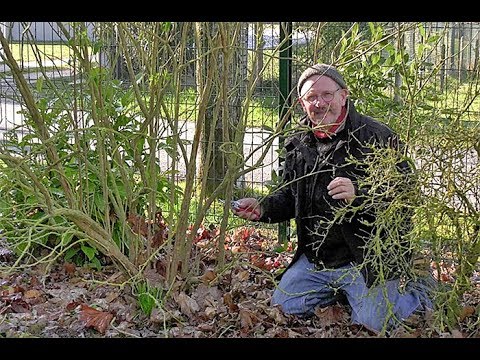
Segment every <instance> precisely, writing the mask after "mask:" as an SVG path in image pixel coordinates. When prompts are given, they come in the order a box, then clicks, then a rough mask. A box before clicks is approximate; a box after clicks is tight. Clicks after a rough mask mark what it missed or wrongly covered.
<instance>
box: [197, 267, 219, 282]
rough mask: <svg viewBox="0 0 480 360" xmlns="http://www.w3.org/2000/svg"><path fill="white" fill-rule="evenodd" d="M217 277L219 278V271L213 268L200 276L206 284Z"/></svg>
mask: <svg viewBox="0 0 480 360" xmlns="http://www.w3.org/2000/svg"><path fill="white" fill-rule="evenodd" d="M216 278H217V273H216V272H215V271H213V270H207V271H205V273H204V274H203V275H202V276H201V277H200V279H201V280H202V281H203V282H204V283H206V284H209V283H210V282H212V281H213V280H215V279H216Z"/></svg>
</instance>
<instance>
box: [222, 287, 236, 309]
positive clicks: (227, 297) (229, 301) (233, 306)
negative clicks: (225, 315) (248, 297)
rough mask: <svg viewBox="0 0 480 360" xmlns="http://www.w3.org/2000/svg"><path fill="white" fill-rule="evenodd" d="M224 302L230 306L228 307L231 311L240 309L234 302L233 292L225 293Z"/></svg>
mask: <svg viewBox="0 0 480 360" xmlns="http://www.w3.org/2000/svg"><path fill="white" fill-rule="evenodd" d="M223 303H224V304H225V305H227V306H228V309H229V310H230V311H231V312H237V311H238V306H237V304H235V303H234V302H233V297H232V294H231V293H229V292H227V293H225V294H223Z"/></svg>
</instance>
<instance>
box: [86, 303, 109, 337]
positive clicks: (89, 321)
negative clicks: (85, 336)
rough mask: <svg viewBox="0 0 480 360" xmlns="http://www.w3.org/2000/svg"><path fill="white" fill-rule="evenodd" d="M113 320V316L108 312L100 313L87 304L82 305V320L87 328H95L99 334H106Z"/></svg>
mask: <svg viewBox="0 0 480 360" xmlns="http://www.w3.org/2000/svg"><path fill="white" fill-rule="evenodd" d="M112 319H113V314H110V313H109V312H106V311H99V310H96V309H94V308H91V307H90V306H87V305H85V304H82V305H81V310H80V320H81V321H83V322H84V323H85V327H87V328H88V327H93V328H94V329H95V330H97V331H98V332H100V333H102V334H105V331H106V330H107V328H108V325H110V322H111V321H112Z"/></svg>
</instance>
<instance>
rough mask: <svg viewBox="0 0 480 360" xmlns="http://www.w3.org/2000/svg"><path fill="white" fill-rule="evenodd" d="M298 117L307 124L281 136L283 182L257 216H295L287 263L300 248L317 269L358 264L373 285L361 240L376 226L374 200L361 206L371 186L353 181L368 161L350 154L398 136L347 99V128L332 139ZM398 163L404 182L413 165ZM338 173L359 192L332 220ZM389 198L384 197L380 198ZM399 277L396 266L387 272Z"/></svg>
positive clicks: (394, 141) (393, 142)
mask: <svg viewBox="0 0 480 360" xmlns="http://www.w3.org/2000/svg"><path fill="white" fill-rule="evenodd" d="M302 122H303V124H304V125H306V127H305V128H304V130H303V131H297V133H296V134H294V135H292V136H291V137H289V138H287V139H286V141H285V148H286V155H285V162H284V166H283V174H282V176H283V182H282V185H281V186H279V187H278V189H277V190H276V191H274V192H272V193H271V194H270V195H268V196H267V197H266V198H264V199H263V200H262V202H261V204H262V209H263V214H262V217H261V218H260V219H259V221H262V222H270V223H277V222H281V221H285V220H289V219H292V218H295V221H296V228H297V237H298V246H297V251H296V253H295V255H294V258H293V260H292V262H291V264H290V266H291V265H292V264H293V263H294V262H295V261H296V260H297V259H298V258H299V257H300V255H301V254H302V253H305V255H306V256H307V258H308V259H309V260H310V261H311V262H314V263H315V264H316V265H317V267H318V268H337V267H340V266H343V265H347V264H349V263H352V262H353V263H355V264H359V265H362V273H363V275H364V277H365V280H366V283H367V285H368V286H371V285H372V284H373V283H374V280H375V277H376V275H377V273H376V270H375V269H373V268H372V266H371V265H369V264H368V262H365V261H364V260H365V246H364V245H365V244H366V242H367V241H368V239H369V237H370V234H374V232H375V231H376V228H375V225H372V223H374V220H375V209H374V208H375V207H376V205H375V206H374V207H373V209H372V206H370V207H369V206H362V204H363V205H365V204H366V203H364V202H365V201H368V196H369V195H368V193H369V188H368V186H367V187H363V186H362V187H361V188H359V187H358V185H357V184H358V180H359V179H362V178H364V177H365V176H366V166H364V165H362V164H361V163H356V164H354V163H352V162H351V161H348V158H349V156H353V157H355V158H356V159H359V160H362V159H366V157H368V156H370V155H368V154H371V153H372V149H371V148H370V147H369V145H374V146H375V147H376V148H382V147H383V148H387V147H389V148H393V149H397V150H398V147H399V141H398V138H397V136H396V134H395V133H394V132H393V131H392V130H391V129H390V128H389V127H388V126H387V125H385V124H382V123H380V122H378V121H376V120H374V119H372V118H370V117H368V116H364V115H362V114H360V113H358V112H357V111H356V110H355V107H354V106H353V104H352V103H351V102H350V103H349V110H348V116H347V118H346V119H345V127H344V128H343V129H342V130H341V131H339V132H338V133H337V134H335V136H333V137H332V138H326V139H319V138H317V137H315V136H314V134H313V132H312V131H311V130H310V129H309V127H308V120H307V118H306V117H305V118H303V119H302ZM397 168H398V171H399V172H400V173H402V174H405V179H406V180H405V185H407V184H408V176H409V174H410V173H411V170H412V169H411V168H410V166H409V163H408V162H406V161H399V162H398V163H397ZM337 176H341V177H348V178H350V179H351V180H352V182H353V184H354V185H355V187H356V195H357V196H356V198H355V200H354V201H353V203H352V205H353V207H352V208H357V210H356V211H353V212H352V213H351V214H350V216H344V217H343V218H342V219H340V220H335V221H333V219H334V216H335V211H336V209H338V208H339V207H342V206H343V207H345V206H346V202H345V201H344V200H334V199H332V197H331V196H330V195H328V190H327V185H328V184H329V183H330V181H332V180H333V179H334V178H335V177H337ZM388 201H390V199H388V198H386V197H382V200H381V202H382V203H385V204H388ZM379 206H381V205H379ZM410 216H411V214H407V213H406V214H405V222H407V226H404V228H403V229H409V228H410V224H409V221H410ZM404 225H405V224H404ZM381 236H386V235H385V234H382V235H381ZM404 255H405V256H409V254H404ZM398 276H399V274H398V273H397V272H395V271H393V272H391V274H390V275H389V277H390V278H392V277H398Z"/></svg>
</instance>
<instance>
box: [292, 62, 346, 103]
mask: <svg viewBox="0 0 480 360" xmlns="http://www.w3.org/2000/svg"><path fill="white" fill-rule="evenodd" d="M313 75H323V76H328V77H329V78H330V79H332V80H333V81H335V82H336V83H337V84H338V85H340V87H341V88H342V89H346V88H347V84H345V80H343V76H342V75H341V74H340V73H339V72H338V70H337V68H336V67H335V66H333V65H329V64H315V65H312V66H310V67H309V68H308V69H307V70H305V71H304V72H303V73H302V75H300V78H299V79H298V85H297V91H298V96H300V91H301V90H302V86H303V84H305V81H307V79H308V78H309V77H310V76H313Z"/></svg>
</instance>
